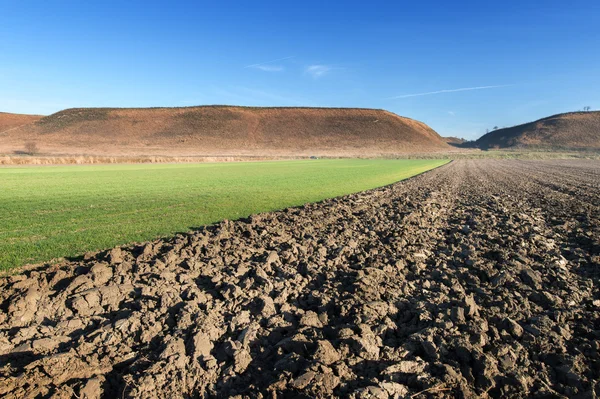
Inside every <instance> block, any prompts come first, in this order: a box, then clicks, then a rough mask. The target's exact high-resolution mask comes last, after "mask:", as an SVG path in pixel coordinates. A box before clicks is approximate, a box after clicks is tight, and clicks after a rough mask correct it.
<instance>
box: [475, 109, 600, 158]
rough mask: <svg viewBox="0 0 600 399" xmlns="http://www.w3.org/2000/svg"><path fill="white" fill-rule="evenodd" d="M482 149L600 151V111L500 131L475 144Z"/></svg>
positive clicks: (553, 117) (567, 114)
mask: <svg viewBox="0 0 600 399" xmlns="http://www.w3.org/2000/svg"><path fill="white" fill-rule="evenodd" d="M476 145H477V146H478V147H479V148H483V149H486V148H507V147H539V148H573V149H575V148H579V149H600V111H594V112H570V113H566V114H558V115H553V116H550V117H547V118H543V119H540V120H537V121H535V122H530V123H525V124H523V125H518V126H513V127H509V128H505V129H498V130H495V131H493V132H490V133H488V134H486V135H484V136H482V137H481V138H480V139H479V140H477V141H476Z"/></svg>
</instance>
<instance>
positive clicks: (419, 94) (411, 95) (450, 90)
mask: <svg viewBox="0 0 600 399" xmlns="http://www.w3.org/2000/svg"><path fill="white" fill-rule="evenodd" d="M508 86H514V85H494V86H476V87H461V88H460V89H449V90H436V91H429V92H426V93H414V94H402V95H399V96H394V97H388V98H386V100H395V99H398V98H408V97H419V96H429V95H432V94H441V93H455V92H457V91H470V90H486V89H496V88H499V87H508Z"/></svg>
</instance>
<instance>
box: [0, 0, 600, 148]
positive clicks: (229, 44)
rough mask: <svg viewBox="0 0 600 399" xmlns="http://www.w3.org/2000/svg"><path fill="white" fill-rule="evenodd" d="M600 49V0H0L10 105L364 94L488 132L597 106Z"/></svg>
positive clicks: (304, 99)
mask: <svg viewBox="0 0 600 399" xmlns="http://www.w3.org/2000/svg"><path fill="white" fill-rule="evenodd" d="M169 3H176V4H169ZM599 50H600V2H594V1H577V0H573V1H564V0H563V1H554V0H546V1H541V0H540V1H518V2H517V1H496V2H487V1H477V2H475V1H473V2H471V1H463V2H458V1H457V2H450V1H439V2H436V1H430V2H400V1H398V2H393V1H369V2H366V1H364V0H363V1H345V2H339V3H338V2H323V1H301V2H288V1H281V0H279V1H257V2H248V1H194V2H192V1H190V2H186V1H179V2H152V1H143V2H142V1H140V2H137V1H119V2H116V1H115V2H111V1H98V2H87V1H39V2H37V1H27V0H10V1H7V0H0V111H6V112H19V113H41V114H50V113H53V112H56V111H58V110H60V109H64V108H69V107H103V106H112V107H146V106H188V105H204V104H238V105H256V106H296V105H301V106H335V107H367V108H383V109H387V110H390V111H392V112H395V113H397V114H399V115H404V116H408V117H411V118H414V119H418V120H421V121H423V122H425V123H427V124H429V125H430V126H432V127H433V128H434V129H435V130H437V131H438V132H439V133H440V134H442V135H456V136H460V137H466V138H477V137H479V136H480V135H482V134H483V133H485V129H486V128H492V127H493V126H495V125H497V126H511V125H514V124H518V123H522V122H527V121H530V120H534V119H537V118H540V117H544V116H547V115H550V114H555V113H559V112H565V111H572V110H577V109H581V108H583V107H584V106H591V107H592V108H593V109H598V108H600V51H599ZM458 89H460V90H458ZM425 93H428V94H425ZM417 94H419V95H417Z"/></svg>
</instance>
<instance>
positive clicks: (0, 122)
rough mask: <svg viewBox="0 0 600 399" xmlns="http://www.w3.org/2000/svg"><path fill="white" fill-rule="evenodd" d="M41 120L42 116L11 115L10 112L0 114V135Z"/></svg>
mask: <svg viewBox="0 0 600 399" xmlns="http://www.w3.org/2000/svg"><path fill="white" fill-rule="evenodd" d="M41 118H43V116H41V115H26V114H11V113H8V112H0V134H2V133H3V132H6V131H7V130H12V129H16V128H18V127H21V126H24V125H28V124H30V123H34V122H37V121H38V120H40V119H41ZM0 137H2V136H0Z"/></svg>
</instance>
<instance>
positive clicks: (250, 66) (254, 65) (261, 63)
mask: <svg viewBox="0 0 600 399" xmlns="http://www.w3.org/2000/svg"><path fill="white" fill-rule="evenodd" d="M294 57H295V55H291V56H289V57H283V58H277V59H276V60H271V61H265V62H259V63H258V64H252V65H246V66H245V67H244V68H253V67H257V66H261V65H265V64H270V63H272V62H277V61H283V60H289V59H290V58H294Z"/></svg>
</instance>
